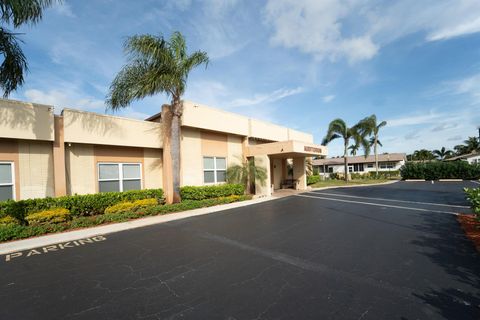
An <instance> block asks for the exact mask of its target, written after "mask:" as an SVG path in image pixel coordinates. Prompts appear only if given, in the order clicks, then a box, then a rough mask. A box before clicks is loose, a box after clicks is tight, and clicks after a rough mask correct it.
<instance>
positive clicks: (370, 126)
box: [358, 114, 387, 176]
mask: <svg viewBox="0 0 480 320" xmlns="http://www.w3.org/2000/svg"><path fill="white" fill-rule="evenodd" d="M386 125H387V121H382V122H380V123H377V116H376V115H374V114H372V115H371V116H370V117H366V118H364V119H363V120H361V121H360V122H359V123H358V127H359V129H360V131H361V133H362V134H363V135H369V136H372V139H373V140H371V145H373V153H374V154H375V175H377V176H378V145H380V146H382V144H381V143H379V141H378V134H379V131H380V129H381V128H382V127H384V126H386Z"/></svg>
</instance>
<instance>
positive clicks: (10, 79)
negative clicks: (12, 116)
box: [0, 0, 57, 98]
mask: <svg viewBox="0 0 480 320" xmlns="http://www.w3.org/2000/svg"><path fill="white" fill-rule="evenodd" d="M54 2H57V1H54V0H10V1H1V2H0V12H1V14H0V21H1V22H2V24H4V25H6V26H13V27H14V28H19V27H21V26H22V25H25V24H35V23H37V22H39V21H40V20H41V19H42V15H43V10H44V9H46V8H47V7H49V6H51V5H52V3H54ZM18 35H19V33H18V32H11V31H9V30H7V29H6V28H5V27H4V26H3V25H2V26H0V54H1V55H2V57H3V63H2V64H1V65H0V88H1V89H2V90H3V96H4V97H5V98H6V97H8V95H9V94H10V93H11V92H12V91H14V90H16V89H17V88H18V87H19V86H21V85H22V84H23V83H24V80H25V79H24V74H25V73H26V72H27V70H28V65H27V59H26V57H25V55H24V53H23V51H22V48H21V47H20V43H22V42H23V41H22V40H21V39H19V38H18Z"/></svg>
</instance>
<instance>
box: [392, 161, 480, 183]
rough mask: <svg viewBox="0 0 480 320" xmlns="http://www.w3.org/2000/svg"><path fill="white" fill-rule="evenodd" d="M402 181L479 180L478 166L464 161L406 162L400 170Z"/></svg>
mask: <svg viewBox="0 0 480 320" xmlns="http://www.w3.org/2000/svg"><path fill="white" fill-rule="evenodd" d="M400 174H401V176H402V179H426V180H438V179H479V178H480V165H479V164H468V163H467V162H465V161H452V162H440V161H434V162H423V163H419V162H417V163H415V162H407V163H406V164H405V165H404V166H402V168H400Z"/></svg>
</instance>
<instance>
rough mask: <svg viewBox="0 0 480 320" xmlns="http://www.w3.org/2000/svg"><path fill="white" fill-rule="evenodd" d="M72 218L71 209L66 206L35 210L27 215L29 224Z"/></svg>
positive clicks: (58, 221)
mask: <svg viewBox="0 0 480 320" xmlns="http://www.w3.org/2000/svg"><path fill="white" fill-rule="evenodd" d="M69 219H70V211H69V210H68V209H65V208H54V209H50V210H45V211H40V212H35V213H31V214H29V215H27V216H26V217H25V220H27V222H28V224H29V225H36V224H42V223H60V222H65V221H67V220H69Z"/></svg>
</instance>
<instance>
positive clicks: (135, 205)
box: [105, 198, 158, 214]
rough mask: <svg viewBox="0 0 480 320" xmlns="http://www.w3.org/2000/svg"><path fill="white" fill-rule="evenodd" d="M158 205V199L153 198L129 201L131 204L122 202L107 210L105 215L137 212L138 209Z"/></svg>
mask: <svg viewBox="0 0 480 320" xmlns="http://www.w3.org/2000/svg"><path fill="white" fill-rule="evenodd" d="M157 204H158V201H157V199H152V198H150V199H142V200H136V201H129V202H120V203H117V204H115V205H113V206H111V207H108V208H107V209H105V214H112V213H117V212H123V211H129V210H131V211H135V210H136V209H139V208H144V207H148V206H154V205H157Z"/></svg>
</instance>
